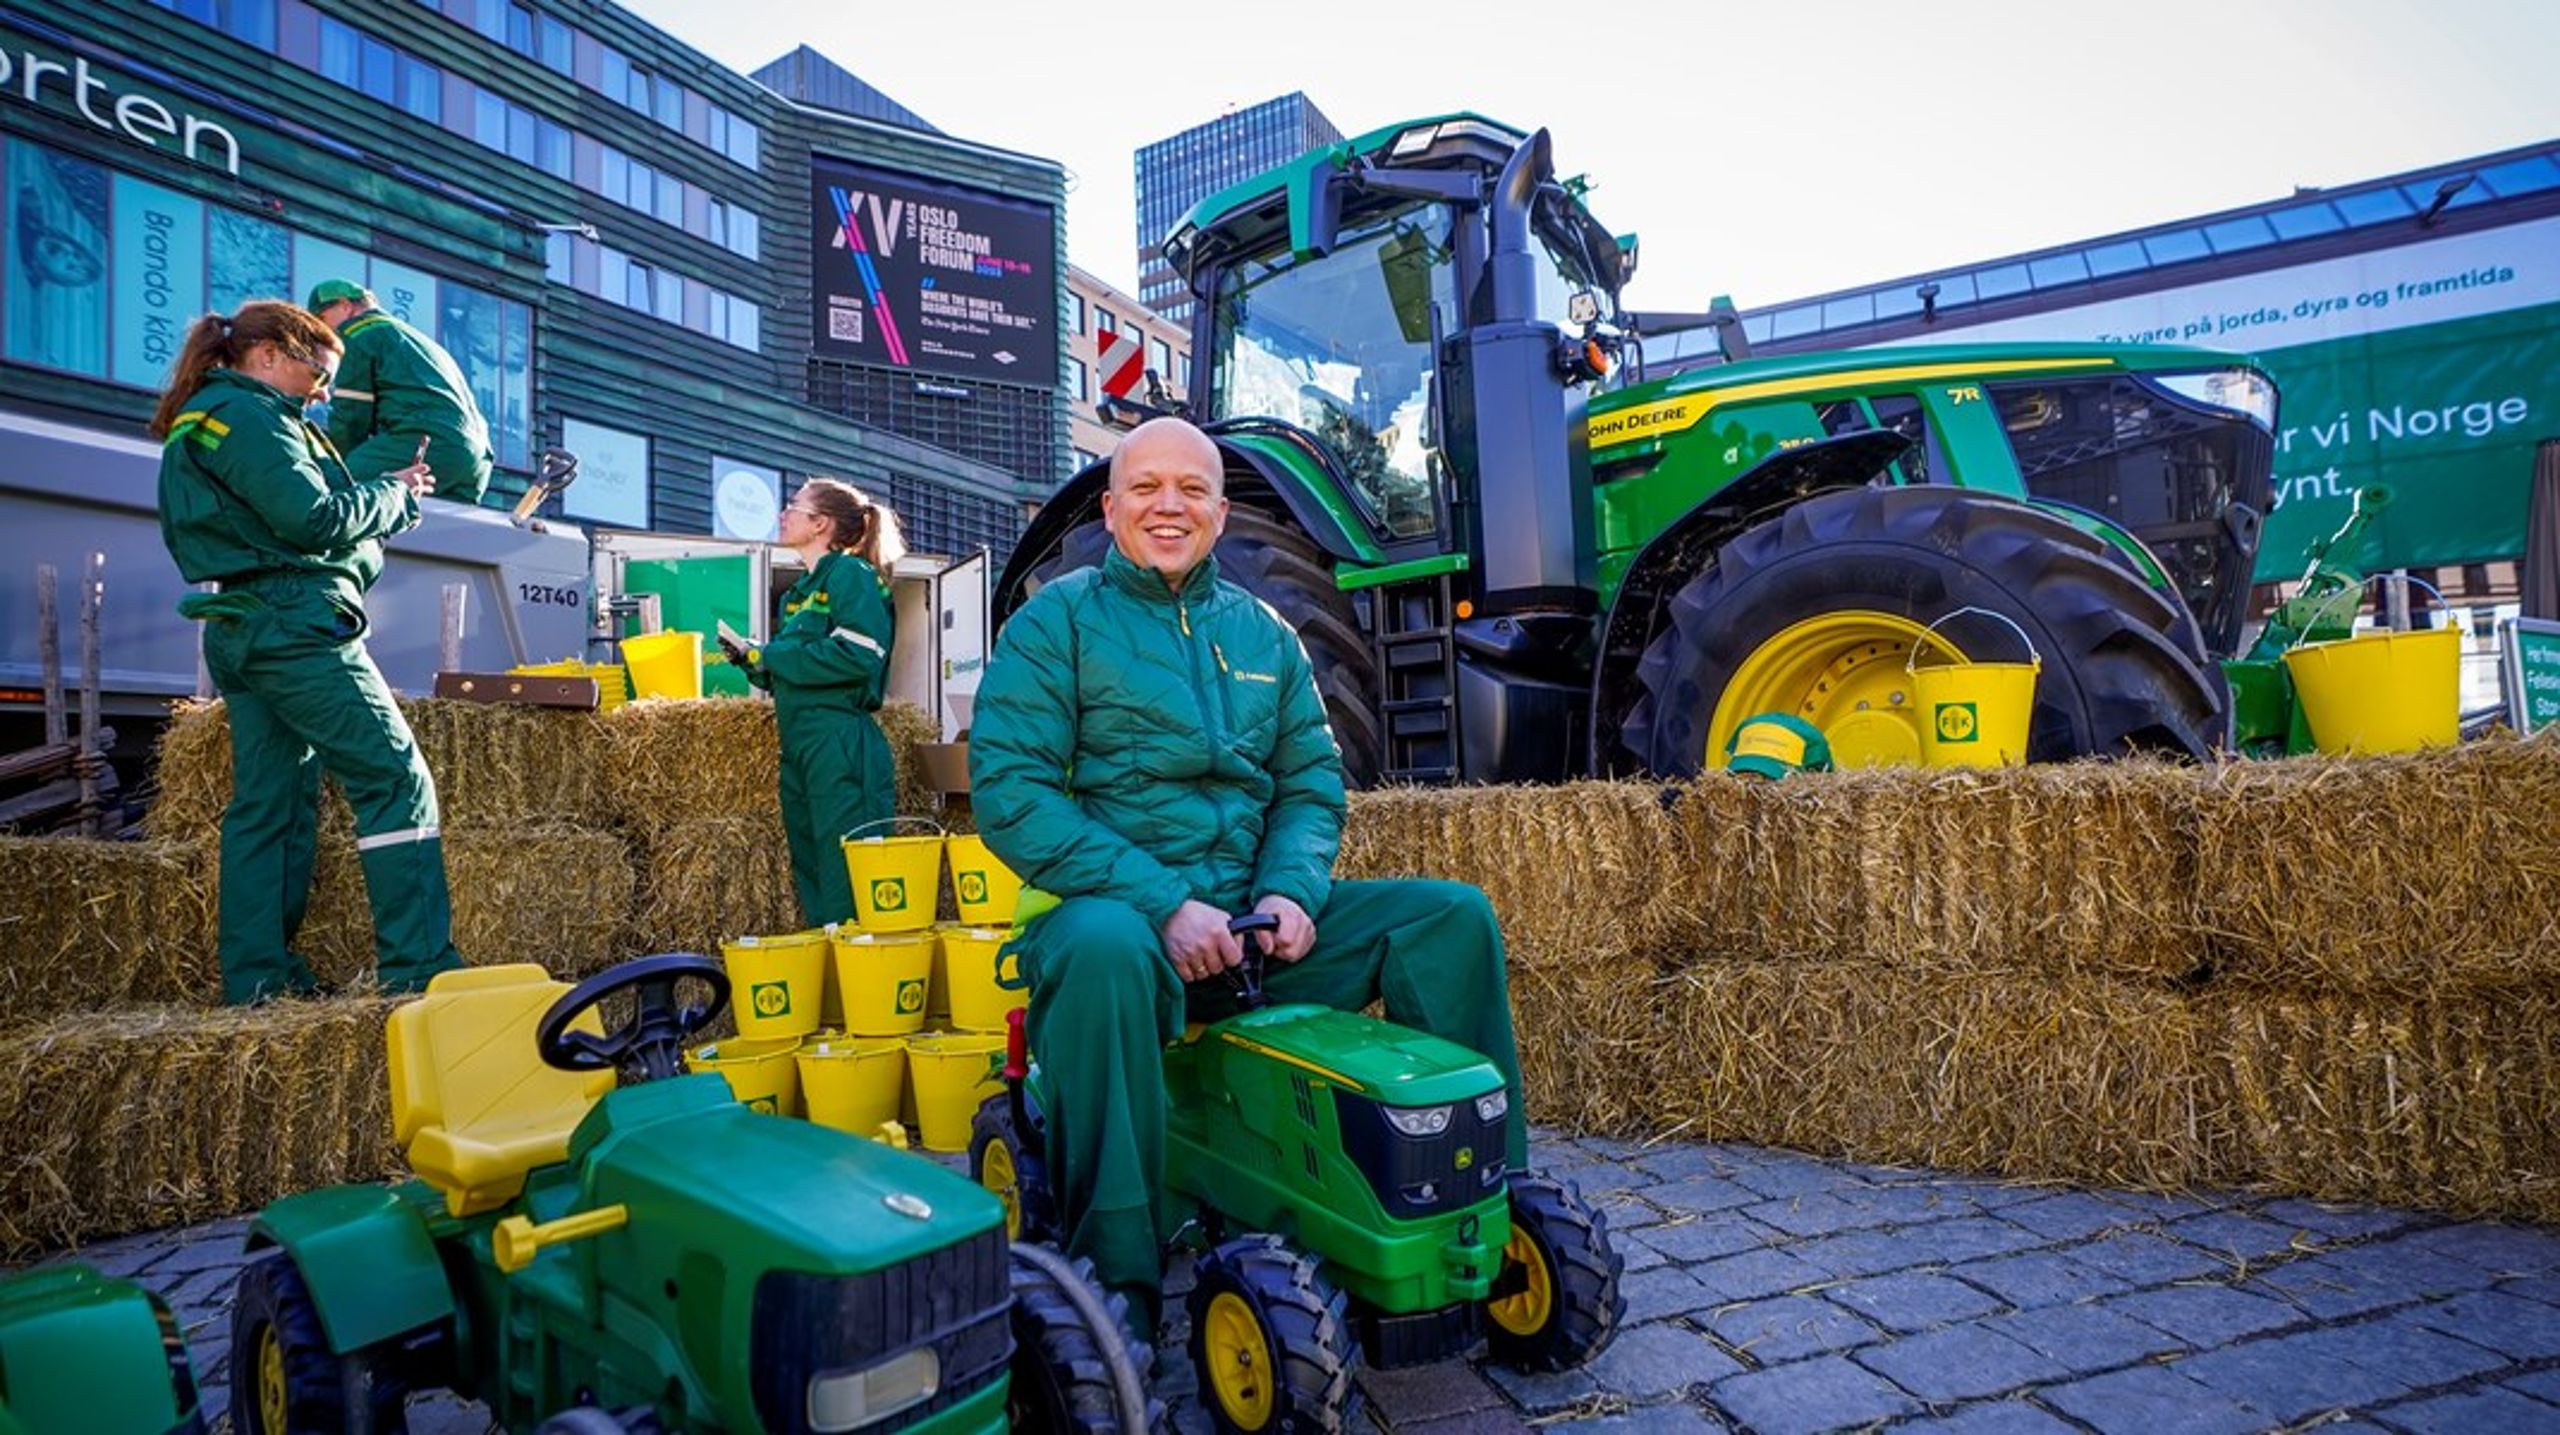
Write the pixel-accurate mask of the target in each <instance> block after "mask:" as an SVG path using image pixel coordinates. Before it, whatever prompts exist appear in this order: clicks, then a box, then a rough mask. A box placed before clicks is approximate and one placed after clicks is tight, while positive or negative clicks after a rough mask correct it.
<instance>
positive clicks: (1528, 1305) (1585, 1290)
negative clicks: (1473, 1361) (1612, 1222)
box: [1484, 1176, 1627, 1370]
mask: <svg viewBox="0 0 2560 1435" xmlns="http://www.w3.org/2000/svg"><path fill="white" fill-rule="evenodd" d="M1625 1265H1626V1262H1625V1259H1624V1258H1623V1257H1621V1256H1620V1255H1619V1254H1618V1251H1617V1248H1616V1247H1615V1246H1613V1245H1611V1244H1610V1242H1609V1223H1608V1220H1607V1218H1606V1217H1604V1216H1602V1215H1601V1214H1600V1213H1599V1212H1598V1211H1596V1210H1593V1209H1592V1207H1591V1204H1590V1203H1589V1202H1588V1201H1585V1200H1584V1199H1583V1198H1582V1192H1581V1191H1580V1190H1578V1189H1576V1188H1575V1187H1572V1186H1568V1185H1566V1184H1564V1183H1562V1182H1559V1181H1555V1180H1551V1179H1549V1178H1548V1177H1545V1176H1520V1177H1516V1178H1514V1179H1513V1181H1512V1182H1511V1240H1510V1242H1509V1243H1508V1244H1506V1245H1504V1246H1503V1248H1502V1269H1501V1271H1500V1272H1499V1273H1498V1274H1497V1275H1496V1276H1495V1277H1494V1283H1493V1295H1492V1297H1491V1298H1489V1299H1488V1300H1486V1302H1485V1307H1484V1314H1485V1349H1486V1352H1487V1353H1488V1354H1490V1355H1491V1356H1492V1357H1493V1358H1494V1359H1495V1360H1497V1361H1499V1362H1501V1363H1502V1364H1504V1365H1508V1366H1511V1367H1512V1368H1514V1369H1517V1370H1570V1369H1572V1368H1574V1367H1575V1366H1578V1365H1580V1364H1582V1363H1583V1362H1584V1361H1587V1360H1589V1359H1590V1358H1591V1357H1593V1356H1595V1355H1598V1354H1599V1353H1600V1352H1601V1350H1603V1349H1604V1348H1606V1347H1607V1345H1608V1344H1609V1342H1610V1340H1611V1339H1613V1338H1614V1337H1615V1336H1616V1335H1617V1333H1618V1322H1619V1321H1620V1320H1621V1319H1623V1318H1624V1317H1625V1315H1626V1313H1627V1298H1626V1297H1625V1295H1623V1294H1621V1293H1620V1292H1619V1290H1618V1277H1619V1275H1620V1273H1621V1272H1622V1271H1623V1270H1624V1269H1625Z"/></svg>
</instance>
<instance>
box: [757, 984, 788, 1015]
mask: <svg viewBox="0 0 2560 1435" xmlns="http://www.w3.org/2000/svg"><path fill="white" fill-rule="evenodd" d="M747 1005H749V1006H751V1007H753V1008H755V1013H756V1015H758V1016H767V1017H771V1016H789V1015H791V986H790V984H789V983H788V982H758V983H756V984H755V985H754V986H751V987H749V988H747Z"/></svg>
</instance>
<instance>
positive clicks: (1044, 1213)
mask: <svg viewBox="0 0 2560 1435" xmlns="http://www.w3.org/2000/svg"><path fill="white" fill-rule="evenodd" d="M1278 925H1279V921H1278V919H1277V918H1275V917H1272V916H1269V915H1267V914H1259V913H1257V914H1250V915H1247V916H1243V917H1238V918H1236V919H1235V920H1234V921H1233V922H1231V923H1230V924H1229V926H1230V929H1231V930H1232V931H1234V932H1235V933H1236V934H1237V935H1238V937H1239V938H1240V939H1241V940H1242V942H1243V944H1244V948H1245V951H1246V953H1247V964H1246V965H1245V966H1244V967H1243V968H1240V969H1238V971H1237V972H1236V973H1231V974H1230V976H1231V977H1234V978H1236V979H1237V992H1236V998H1235V1003H1234V1005H1235V1007H1236V1011H1235V1013H1234V1014H1233V1015H1230V1016H1227V1017H1225V1018H1223V1019H1221V1020H1218V1021H1214V1022H1209V1023H1205V1024H1199V1025H1195V1026H1194V1027H1192V1029H1191V1030H1190V1031H1189V1032H1188V1033H1187V1034H1186V1035H1185V1036H1184V1037H1183V1038H1182V1040H1180V1041H1178V1042H1176V1043H1174V1044H1173V1045H1172V1046H1170V1047H1168V1048H1167V1049H1166V1050H1165V1055H1164V1067H1165V1090H1166V1105H1167V1124H1166V1131H1165V1189H1166V1191H1167V1193H1168V1194H1169V1195H1170V1196H1171V1197H1172V1198H1173V1199H1174V1200H1175V1201H1176V1202H1178V1203H1183V1204H1187V1205H1188V1206H1189V1207H1190V1208H1191V1212H1192V1219H1191V1220H1190V1221H1188V1222H1187V1223H1186V1225H1185V1227H1184V1230H1185V1233H1186V1236H1187V1237H1194V1238H1196V1239H1195V1240H1193V1242H1192V1243H1193V1244H1195V1245H1196V1246H1197V1247H1198V1248H1199V1251H1200V1258H1199V1262H1198V1265H1197V1267H1196V1271H1197V1280H1196V1282H1195V1283H1194V1285H1193V1288H1192V1292H1191V1299H1190V1316H1191V1341H1190V1354H1191V1359H1192V1363H1193V1365H1194V1366H1195V1367H1196V1368H1197V1370H1198V1372H1199V1377H1200V1403H1201V1405H1202V1406H1203V1407H1204V1408H1205V1409H1206V1410H1207V1412H1208V1414H1209V1417H1210V1420H1211V1422H1212V1423H1213V1424H1214V1425H1215V1426H1216V1428H1217V1429H1219V1430H1221V1431H1240V1432H1262V1431H1275V1432H1276V1431H1302V1432H1314V1431H1338V1430H1343V1429H1356V1428H1360V1427H1359V1426H1358V1425H1357V1424H1356V1422H1355V1419H1354V1417H1355V1416H1356V1415H1357V1413H1358V1411H1359V1409H1360V1396H1359V1389H1358V1387H1357V1386H1356V1385H1355V1384H1354V1383H1353V1377H1354V1376H1355V1375H1356V1374H1357V1372H1358V1368H1359V1366H1360V1364H1361V1363H1363V1362H1366V1363H1367V1364H1369V1365H1372V1366H1375V1367H1378V1368H1381V1369H1394V1368H1398V1367H1403V1366H1412V1365H1421V1364H1427V1363H1430V1362H1434V1361H1440V1360H1447V1359H1451V1358H1454V1357H1458V1356H1462V1355H1465V1354H1467V1353H1469V1352H1471V1351H1474V1350H1476V1349H1477V1348H1479V1347H1482V1348H1484V1349H1485V1350H1486V1351H1487V1353H1488V1354H1489V1355H1490V1356H1491V1357H1492V1358H1493V1359H1495V1360H1497V1361H1500V1362H1502V1363H1504V1364H1508V1365H1511V1366H1515V1367H1517V1368H1520V1369H1524V1370H1541V1371H1548V1370H1563V1369H1568V1368H1571V1367H1574V1366H1578V1365H1580V1364H1582V1363H1583V1362H1585V1361H1587V1360H1589V1359H1590V1358H1591V1357H1593V1356H1595V1355H1597V1354H1598V1353H1599V1352H1600V1351H1601V1350H1602V1349H1603V1348H1605V1347H1606V1346H1607V1345H1608V1343H1609V1341H1610V1340H1611V1339H1612V1338H1613V1337H1614V1336H1615V1335H1616V1333H1617V1329H1618V1322H1619V1319H1620V1317H1621V1316H1622V1315H1623V1314H1624V1313H1625V1309H1626V1302H1625V1299H1624V1297H1623V1296H1621V1295H1620V1293H1619V1290H1618V1279H1619V1275H1620V1272H1621V1270H1622V1269H1623V1261H1622V1259H1621V1257H1620V1256H1619V1254H1618V1252H1617V1250H1616V1249H1615V1247H1613V1246H1612V1245H1611V1244H1610V1240H1609V1227H1608V1222H1607V1220H1606V1219H1605V1218H1604V1217H1603V1216H1602V1215H1601V1214H1600V1213H1599V1212H1597V1211H1595V1210H1594V1209H1592V1207H1591V1206H1590V1204H1589V1203H1587V1202H1586V1201H1584V1200H1583V1198H1582V1194H1581V1192H1580V1191H1579V1190H1578V1189H1576V1188H1575V1187H1574V1186H1572V1185H1571V1184H1570V1183H1567V1182H1562V1181H1556V1180H1552V1179H1550V1178H1548V1177H1545V1176H1541V1175H1537V1174H1534V1173H1531V1172H1527V1171H1514V1170H1512V1169H1510V1168H1509V1166H1508V1165H1507V1164H1506V1162H1505V1158H1504V1122H1505V1118H1506V1117H1507V1116H1508V1114H1509V1105H1508V1095H1507V1092H1506V1091H1505V1089H1504V1085H1503V1080H1502V1075H1501V1073H1500V1072H1498V1071H1496V1070H1495V1069H1494V1067H1493V1065H1492V1063H1490V1062H1488V1061H1486V1060H1485V1059H1484V1058H1483V1057H1481V1056H1479V1055H1477V1054H1476V1053H1474V1052H1472V1051H1468V1050H1466V1049H1465V1048H1463V1047H1460V1046H1457V1045H1455V1044H1453V1043H1451V1042H1447V1041H1443V1040H1441V1039H1440V1038H1438V1037H1434V1036H1428V1035H1425V1034H1424V1033H1421V1032H1418V1031H1413V1030H1411V1029H1409V1028H1406V1027H1401V1026H1395V1025H1392V1024H1390V1023H1387V1022H1383V1021H1379V1020H1377V1019H1375V1018H1372V1017H1368V1016H1363V1015H1360V1014H1358V1013H1354V1012H1343V1011H1336V1010H1334V1009H1332V1008H1331V1007H1324V1006H1313V1005H1306V1004H1290V1005H1280V1006H1274V1005H1270V1004H1268V1003H1267V1002H1266V1000H1265V999H1264V997H1263V994H1262V991H1261V984H1260V980H1259V971H1260V961H1261V955H1260V948H1259V946H1258V945H1257V943H1258V941H1259V940H1260V937H1259V936H1257V935H1256V934H1267V933H1268V932H1270V931H1271V930H1273V929H1274V928H1276V927H1277V926H1278ZM1005 1076H1006V1088H1007V1089H1006V1091H1005V1092H1004V1093H1003V1094H1001V1095H997V1096H992V1097H989V1098H988V1099H987V1101H986V1103H985V1104H984V1105H982V1106H981V1107H980V1108H979V1110H978V1115H977V1118H976V1121H975V1123H974V1126H973V1128H972V1131H971V1136H970V1142H969V1166H970V1171H971V1174H972V1175H974V1176H975V1177H976V1178H977V1179H978V1181H979V1182H980V1183H981V1184H983V1185H984V1186H986V1187H987V1188H988V1189H989V1190H991V1191H994V1192H995V1193H996V1194H997V1195H998V1196H1000V1197H1002V1198H1003V1200H1004V1204H1005V1213H1006V1219H1007V1223H1008V1226H1009V1227H1010V1228H1011V1229H1012V1230H1013V1231H1014V1232H1015V1233H1016V1234H1017V1235H1018V1236H1021V1237H1024V1238H1027V1239H1048V1238H1052V1237H1054V1236H1055V1235H1056V1229H1055V1227H1056V1224H1057V1219H1058V1216H1057V1208H1056V1203H1055V1198H1054V1195H1053V1193H1052V1192H1051V1190H1050V1188H1049V1184H1048V1176H1047V1171H1048V1162H1047V1160H1046V1149H1045V1148H1046V1122H1045V1121H1044V1119H1043V1117H1042V1111H1043V1109H1044V1102H1043V1100H1042V1091H1043V1086H1042V1082H1041V1078H1040V1074H1039V1071H1038V1069H1037V1068H1036V1067H1034V1066H1031V1065H1030V1064H1029V1063H1028V1062H1027V1061H1026V1059H1025V1053H1024V1051H1023V1047H1022V1025H1021V1013H1020V1012H1016V1013H1015V1014H1014V1025H1013V1031H1012V1049H1011V1052H1010V1054H1009V1059H1008V1061H1007V1065H1006V1071H1005Z"/></svg>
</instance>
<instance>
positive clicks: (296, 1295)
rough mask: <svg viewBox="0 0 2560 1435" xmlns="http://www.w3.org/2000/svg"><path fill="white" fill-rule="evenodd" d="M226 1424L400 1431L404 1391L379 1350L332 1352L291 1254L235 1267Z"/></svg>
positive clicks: (250, 1429) (303, 1433) (280, 1431)
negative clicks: (229, 1400)
mask: <svg viewBox="0 0 2560 1435" xmlns="http://www.w3.org/2000/svg"><path fill="white" fill-rule="evenodd" d="M231 1360H232V1367H233V1368H232V1382H231V1388H232V1391H233V1392H234V1394H233V1399H232V1409H233V1410H234V1412H235V1414H234V1416H233V1419H232V1422H231V1424H232V1428H233V1429H235V1430H238V1431H241V1432H243V1435H323V1432H327V1435H337V1432H346V1435H400V1432H402V1431H405V1430H407V1429H408V1428H409V1419H408V1411H407V1405H408V1399H409V1391H408V1388H407V1386H406V1384H405V1383H404V1382H402V1381H401V1380H400V1379H399V1378H398V1377H397V1376H396V1374H395V1373H394V1372H392V1371H391V1370H389V1369H387V1368H386V1363H385V1361H384V1360H382V1359H381V1356H380V1353H368V1352H364V1351H357V1352H352V1353H350V1354H347V1355H339V1354H336V1353H335V1352H333V1351H331V1350H330V1349H329V1339H328V1336H327V1335H326V1334H324V1333H323V1332H322V1330H321V1327H320V1308H319V1306H318V1305H316V1304H314V1303H313V1301H312V1299H311V1287H310V1286H309V1285H307V1284H305V1283H304V1281H303V1279H302V1272H300V1271H299V1270H296V1269H295V1268H294V1264H293V1259H292V1257H290V1256H288V1255H286V1254H285V1253H284V1252H282V1251H272V1252H269V1253H268V1254H267V1255H264V1256H262V1257H260V1258H259V1259H257V1260H255V1261H252V1262H251V1263H250V1264H249V1265H248V1267H247V1268H246V1269H244V1270H242V1271H241V1272H240V1288H239V1291H238V1293H237V1296H236V1298H235V1299H234V1300H233V1301H232V1305H231Z"/></svg>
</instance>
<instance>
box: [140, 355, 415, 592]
mask: <svg viewBox="0 0 2560 1435" xmlns="http://www.w3.org/2000/svg"><path fill="white" fill-rule="evenodd" d="M417 521H418V500H417V499H415V498H413V497H411V496H410V494H409V490H408V488H407V486H406V485H404V484H402V483H400V482H399V481H398V480H396V479H389V478H362V479H359V478H356V477H354V476H353V475H351V474H349V473H348V472H347V466H346V465H345V464H344V463H342V462H340V461H339V459H338V451H337V450H336V449H335V448H333V447H331V446H330V443H329V438H328V435H326V434H323V433H322V432H320V430H319V429H318V428H317V427H315V426H314V425H313V424H312V423H311V421H310V420H308V419H306V418H304V417H303V416H302V401H301V400H299V399H296V398H294V397H292V396H290V395H288V394H286V393H285V392H284V391H283V390H281V389H278V388H276V387H274V386H273V385H270V384H263V383H260V382H259V381H258V380H256V379H253V378H250V377H249V376H248V375H246V374H243V373H239V372H237V371H236V370H232V369H215V370H214V371H213V372H212V373H210V374H208V375H207V376H206V377H205V381H204V383H203V385H202V386H200V387H199V388H197V390H196V391H195V392H194V393H193V394H191V395H189V396H188V399H187V405H186V411H185V412H183V413H181V414H179V415H178V416H177V418H176V420H175V421H174V422H172V423H171V424H170V425H169V437H168V439H167V440H166V441H165V442H164V443H163V445H162V447H161V450H160V534H161V537H162V538H163V539H165V540H166V541H167V542H168V545H169V555H170V556H171V557H172V558H175V559H176V560H177V563H178V572H179V573H180V574H182V575H183V576H184V577H185V578H186V580H187V581H188V582H190V583H203V582H210V581H219V582H225V583H239V582H245V581H248V580H251V579H257V578H266V577H272V576H275V575H277V574H283V573H302V574H308V575H310V576H311V577H312V578H313V579H315V580H317V581H320V582H322V583H324V584H327V585H328V586H330V587H332V588H334V589H336V590H337V591H338V593H339V595H340V596H341V597H342V598H343V599H347V600H350V601H351V600H354V599H357V598H360V597H361V596H362V595H363V593H364V592H365V590H366V589H368V588H371V587H372V586H373V580H374V579H376V578H379V577H381V576H382V540H383V539H384V538H387V537H389V536H391V535H392V534H395V533H401V532H405V531H406V530H407V529H409V528H410V527H411V526H412V525H414V524H415V523H417Z"/></svg>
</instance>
